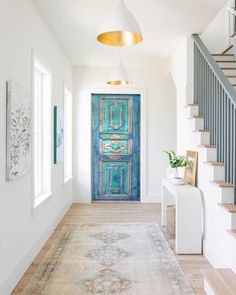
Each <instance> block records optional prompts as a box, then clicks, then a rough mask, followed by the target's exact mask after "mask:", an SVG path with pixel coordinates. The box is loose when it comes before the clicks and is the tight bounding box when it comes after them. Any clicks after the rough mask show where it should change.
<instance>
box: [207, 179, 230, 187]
mask: <svg viewBox="0 0 236 295" xmlns="http://www.w3.org/2000/svg"><path fill="white" fill-rule="evenodd" d="M212 183H213V184H215V185H217V186H219V187H225V188H232V187H233V185H232V184H231V183H228V182H225V181H223V180H222V181H212Z"/></svg>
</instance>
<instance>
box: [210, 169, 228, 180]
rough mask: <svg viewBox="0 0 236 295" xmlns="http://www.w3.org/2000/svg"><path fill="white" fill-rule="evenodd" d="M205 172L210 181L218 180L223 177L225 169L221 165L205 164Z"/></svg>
mask: <svg viewBox="0 0 236 295" xmlns="http://www.w3.org/2000/svg"><path fill="white" fill-rule="evenodd" d="M206 174H207V175H208V177H209V179H210V181H219V180H222V179H224V178H225V169H224V167H221V166H206Z"/></svg>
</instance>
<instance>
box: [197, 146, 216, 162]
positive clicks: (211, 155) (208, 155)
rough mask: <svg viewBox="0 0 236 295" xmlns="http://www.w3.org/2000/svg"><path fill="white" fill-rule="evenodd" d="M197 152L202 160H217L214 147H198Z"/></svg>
mask: <svg viewBox="0 0 236 295" xmlns="http://www.w3.org/2000/svg"><path fill="white" fill-rule="evenodd" d="M199 154H200V158H201V159H202V161H203V162H215V161H216V160H217V149H216V148H199Z"/></svg>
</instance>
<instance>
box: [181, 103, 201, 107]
mask: <svg viewBox="0 0 236 295" xmlns="http://www.w3.org/2000/svg"><path fill="white" fill-rule="evenodd" d="M184 107H185V108H188V107H198V104H197V103H188V104H186V105H185V106H184Z"/></svg>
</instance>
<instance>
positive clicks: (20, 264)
mask: <svg viewBox="0 0 236 295" xmlns="http://www.w3.org/2000/svg"><path fill="white" fill-rule="evenodd" d="M71 204H72V198H70V199H69V200H68V201H67V202H66V203H65V205H64V206H63V208H62V209H61V211H60V212H59V213H58V214H57V215H56V217H54V218H53V220H52V222H51V223H50V225H49V226H47V227H46V228H45V229H44V230H43V231H42V232H41V234H40V237H39V239H38V240H37V241H35V242H34V243H32V245H31V246H30V247H29V248H28V250H27V251H26V252H25V253H24V255H22V256H21V257H20V258H19V259H18V261H17V262H16V264H15V266H14V267H13V268H12V271H11V272H10V273H9V274H8V275H7V277H6V278H5V280H4V281H3V282H2V283H1V284H0V290H1V295H10V294H11V292H12V291H13V290H14V288H15V287H16V285H17V284H18V282H19V281H20V279H21V278H22V276H23V275H24V273H25V272H26V270H27V269H28V268H29V266H30V265H31V263H32V262H33V260H34V259H35V257H36V256H37V255H38V253H39V252H40V250H41V249H42V247H43V246H44V245H45V243H46V242H47V240H48V239H49V237H50V236H51V234H52V233H53V231H54V230H55V228H56V227H57V225H58V224H59V222H60V221H61V219H62V218H63V216H64V215H65V213H66V212H67V211H68V209H69V208H70V206H71Z"/></svg>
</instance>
